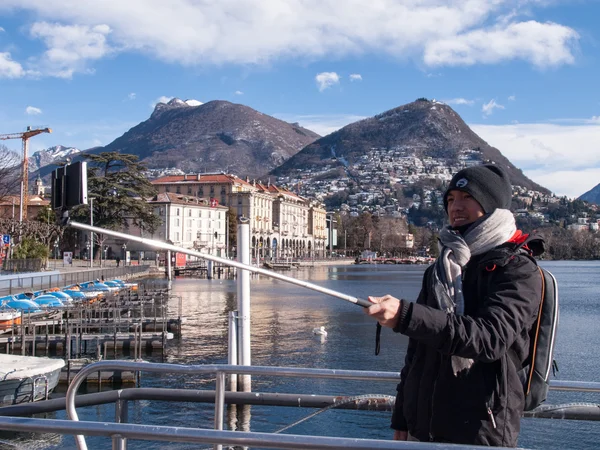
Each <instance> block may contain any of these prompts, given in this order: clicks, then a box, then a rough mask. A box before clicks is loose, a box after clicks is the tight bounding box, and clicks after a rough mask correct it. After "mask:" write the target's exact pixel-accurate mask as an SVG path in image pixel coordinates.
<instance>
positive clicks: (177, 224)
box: [175, 218, 179, 227]
mask: <svg viewBox="0 0 600 450" xmlns="http://www.w3.org/2000/svg"><path fill="white" fill-rule="evenodd" d="M175 226H176V227H178V226H179V219H178V218H177V219H175Z"/></svg>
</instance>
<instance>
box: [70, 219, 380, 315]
mask: <svg viewBox="0 0 600 450" xmlns="http://www.w3.org/2000/svg"><path fill="white" fill-rule="evenodd" d="M67 225H69V226H72V227H73V228H79V229H80V230H87V231H91V232H94V233H98V234H106V235H108V236H113V237H117V238H121V239H128V240H129V241H135V242H139V243H140V244H144V245H147V246H149V247H154V248H159V249H163V250H170V251H172V252H177V253H185V254H186V255H191V256H196V257H198V258H203V259H207V260H209V261H214V262H218V263H221V264H225V265H227V266H231V267H237V268H238V269H242V270H247V271H249V272H254V273H258V274H261V275H266V276H268V277H271V278H275V279H276V280H281V281H285V282H286V283H290V284H295V285H296V286H301V287H304V288H307V289H311V290H313V291H317V292H320V293H322V294H327V295H331V296H332V297H337V298H341V299H342V300H346V301H348V302H350V303H354V304H356V305H359V306H362V307H364V308H368V307H369V306H371V305H372V303H371V302H369V301H368V300H363V299H360V298H357V297H353V296H351V295H346V294H342V293H341V292H337V291H334V290H332V289H327V288H324V287H321V286H318V285H316V284H312V283H308V282H306V281H301V280H297V279H296V278H292V277H288V276H285V275H282V274H280V273H277V272H273V271H272V270H267V269H261V268H260V267H254V266H251V265H249V264H243V263H241V262H239V261H235V260H232V259H226V258H221V257H219V256H213V255H210V254H207V253H200V252H197V251H195V250H192V249H189V248H182V247H177V246H176V245H172V244H167V243H166V242H162V241H156V240H154V239H146V238H143V237H138V236H132V235H130V234H126V233H120V232H118V231H113V230H106V229H104V228H99V227H94V226H92V225H86V224H84V223H79V222H72V221H69V222H68V223H67Z"/></svg>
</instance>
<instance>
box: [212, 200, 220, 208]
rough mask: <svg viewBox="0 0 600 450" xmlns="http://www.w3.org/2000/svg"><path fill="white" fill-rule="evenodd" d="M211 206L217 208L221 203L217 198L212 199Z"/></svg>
mask: <svg viewBox="0 0 600 450" xmlns="http://www.w3.org/2000/svg"><path fill="white" fill-rule="evenodd" d="M210 206H211V208H215V207H217V206H219V202H218V201H217V199H216V198H211V199H210Z"/></svg>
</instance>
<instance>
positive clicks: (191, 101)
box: [185, 98, 203, 106]
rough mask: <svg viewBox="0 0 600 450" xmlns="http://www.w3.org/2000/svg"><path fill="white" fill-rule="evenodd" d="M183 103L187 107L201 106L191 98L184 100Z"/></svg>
mask: <svg viewBox="0 0 600 450" xmlns="http://www.w3.org/2000/svg"><path fill="white" fill-rule="evenodd" d="M185 103H186V104H187V105H188V106H200V105H202V104H203V103H202V102H199V101H198V100H194V99H193V98H190V99H188V100H186V101H185Z"/></svg>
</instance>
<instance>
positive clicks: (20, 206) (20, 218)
mask: <svg viewBox="0 0 600 450" xmlns="http://www.w3.org/2000/svg"><path fill="white" fill-rule="evenodd" d="M23 190H24V186H23V180H21V204H20V205H19V223H21V222H23V197H24V192H23Z"/></svg>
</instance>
